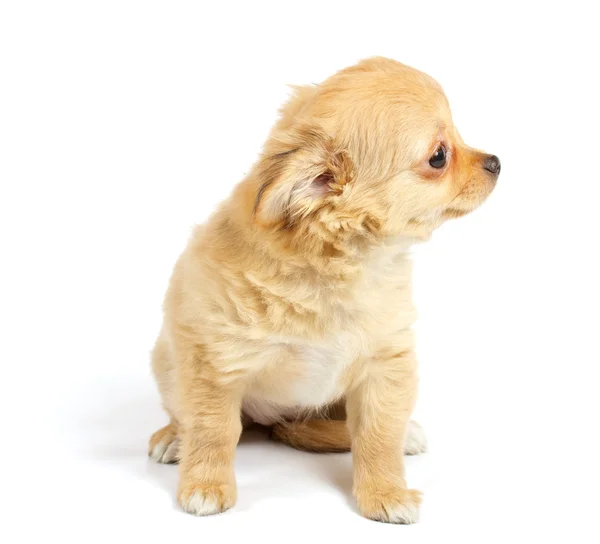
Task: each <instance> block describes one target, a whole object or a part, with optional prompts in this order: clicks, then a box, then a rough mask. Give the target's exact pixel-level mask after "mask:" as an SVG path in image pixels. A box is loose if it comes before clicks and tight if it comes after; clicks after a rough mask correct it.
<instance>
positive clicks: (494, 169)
mask: <svg viewBox="0 0 600 544" xmlns="http://www.w3.org/2000/svg"><path fill="white" fill-rule="evenodd" d="M483 167H484V168H485V169H486V170H487V171H488V172H490V173H492V174H494V175H496V176H497V175H498V174H499V173H500V159H499V158H498V157H496V155H488V156H487V157H486V158H485V161H483Z"/></svg>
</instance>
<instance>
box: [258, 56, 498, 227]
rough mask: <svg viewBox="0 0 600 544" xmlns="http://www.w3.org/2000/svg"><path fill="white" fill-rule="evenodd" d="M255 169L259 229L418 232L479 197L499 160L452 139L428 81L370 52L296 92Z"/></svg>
mask: <svg viewBox="0 0 600 544" xmlns="http://www.w3.org/2000/svg"><path fill="white" fill-rule="evenodd" d="M255 173H256V176H255V179H256V180H257V183H256V187H255V199H254V203H253V217H254V220H255V222H256V224H258V225H260V226H263V227H274V228H276V229H279V230H282V229H287V230H290V229H294V227H297V226H299V225H302V224H304V225H305V226H306V224H307V222H308V223H312V224H318V225H319V226H320V228H321V230H323V231H327V232H331V233H333V232H336V231H339V232H342V231H343V232H354V233H361V232H363V233H365V234H369V235H371V236H376V237H378V238H386V237H398V236H407V237H412V238H427V237H429V235H430V234H431V232H432V231H433V229H435V228H436V227H437V226H439V225H440V224H441V223H442V222H443V221H444V220H446V219H448V218H453V217H459V216H462V215H464V214H466V213H469V212H470V211H472V210H474V209H475V208H477V207H478V206H479V205H480V204H481V203H482V202H483V201H484V200H485V199H486V198H487V196H488V195H489V194H490V193H491V191H492V190H493V188H494V186H495V184H496V180H497V178H498V174H499V173H500V161H499V160H498V158H497V157H495V156H494V155H488V154H486V153H483V152H481V151H478V150H475V149H473V148H471V147H469V146H467V145H466V144H465V143H464V142H463V141H462V139H461V137H460V135H459V133H458V131H457V129H456V127H455V126H454V124H453V122H452V117H451V114H450V108H449V105H448V101H447V99H446V97H445V95H444V93H443V91H442V89H441V87H440V86H439V85H438V83H436V82H435V81H434V80H433V79H431V78H430V77H429V76H427V75H425V74H423V73H422V72H419V71H417V70H414V69H412V68H409V67H407V66H405V65H403V64H400V63H398V62H395V61H392V60H389V59H384V58H374V59H368V60H365V61H362V62H361V63H359V64H357V65H356V66H353V67H351V68H347V69H345V70H342V71H341V72H338V73H337V74H336V75H334V76H333V77H331V78H330V79H328V80H326V81H325V82H324V83H322V84H321V85H318V86H313V87H301V88H298V89H296V92H295V95H294V96H293V97H292V99H291V100H290V101H289V102H288V103H287V104H286V105H285V106H284V108H283V109H282V111H281V118H280V119H279V121H278V123H277V124H276V125H275V127H274V128H273V130H272V132H271V135H270V137H269V139H268V141H267V143H266V145H265V148H264V151H263V155H262V157H261V159H260V160H259V162H258V164H257V166H256V169H255Z"/></svg>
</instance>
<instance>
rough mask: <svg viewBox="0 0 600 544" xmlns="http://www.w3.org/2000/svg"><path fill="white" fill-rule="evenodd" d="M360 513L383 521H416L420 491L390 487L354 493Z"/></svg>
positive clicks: (406, 522)
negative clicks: (372, 491) (373, 491)
mask: <svg viewBox="0 0 600 544" xmlns="http://www.w3.org/2000/svg"><path fill="white" fill-rule="evenodd" d="M356 500H357V502H358V508H359V510H360V513H361V514H362V515H363V516H365V517H366V518H369V519H373V520H375V521H383V522H385V523H404V524H408V523H416V522H417V521H418V520H419V504H420V503H421V492H420V491H416V490H415V489H403V488H392V489H390V490H388V491H385V492H382V491H377V492H375V493H364V492H363V493H360V492H358V493H357V494H356Z"/></svg>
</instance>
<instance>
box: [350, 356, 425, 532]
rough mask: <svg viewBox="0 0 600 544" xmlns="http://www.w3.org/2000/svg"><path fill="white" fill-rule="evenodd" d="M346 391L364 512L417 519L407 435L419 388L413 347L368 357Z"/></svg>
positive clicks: (358, 498)
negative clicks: (407, 479) (409, 479)
mask: <svg viewBox="0 0 600 544" xmlns="http://www.w3.org/2000/svg"><path fill="white" fill-rule="evenodd" d="M367 364H368V367H367V375H366V377H365V378H364V379H363V380H362V381H361V382H359V383H358V384H357V385H356V386H355V387H354V388H353V389H352V390H351V391H350V392H349V394H348V396H347V410H348V427H349V430H350V435H351V437H352V458H353V463H354V485H353V491H354V496H355V497H356V501H357V503H358V507H359V509H360V511H361V513H362V514H363V515H364V516H365V517H367V518H371V519H374V520H378V521H386V522H390V523H415V522H416V521H417V518H418V506H419V503H420V493H419V492H418V491H415V490H412V489H407V488H406V482H405V480H404V460H403V452H404V440H405V436H406V431H407V425H408V422H409V420H410V414H411V412H412V409H413V406H414V403H415V397H416V388H417V376H416V360H415V356H414V353H413V351H412V350H411V351H405V352H401V353H393V352H389V353H387V354H382V355H381V356H377V357H375V358H373V359H372V360H371V361H369V362H368V363H367Z"/></svg>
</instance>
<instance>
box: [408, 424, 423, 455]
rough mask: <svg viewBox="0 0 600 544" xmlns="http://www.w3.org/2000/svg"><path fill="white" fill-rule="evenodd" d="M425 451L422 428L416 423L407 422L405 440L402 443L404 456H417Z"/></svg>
mask: <svg viewBox="0 0 600 544" xmlns="http://www.w3.org/2000/svg"><path fill="white" fill-rule="evenodd" d="M426 451H427V438H426V437H425V431H423V427H421V425H419V424H418V423H417V422H416V421H412V420H411V421H409V422H408V428H407V430H406V440H405V441H404V454H405V455H419V453H425V452H426Z"/></svg>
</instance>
